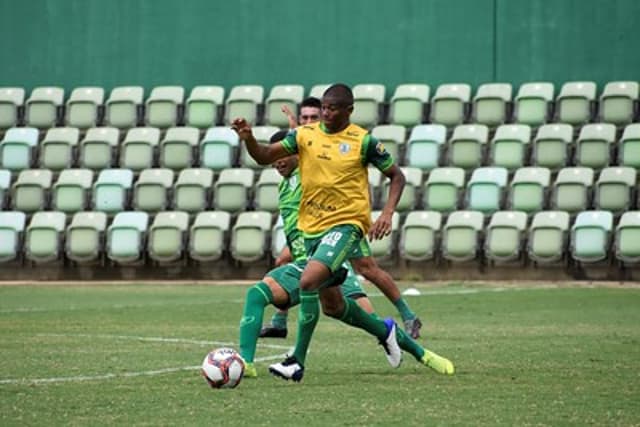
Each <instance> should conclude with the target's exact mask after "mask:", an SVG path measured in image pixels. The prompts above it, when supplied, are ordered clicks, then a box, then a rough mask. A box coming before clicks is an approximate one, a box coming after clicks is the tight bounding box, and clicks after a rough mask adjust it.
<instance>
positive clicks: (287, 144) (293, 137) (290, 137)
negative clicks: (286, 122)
mask: <svg viewBox="0 0 640 427" xmlns="http://www.w3.org/2000/svg"><path fill="white" fill-rule="evenodd" d="M280 143H281V144H282V146H283V147H284V149H285V150H287V152H288V153H290V154H296V153H297V152H298V131H297V130H295V129H291V130H290V131H289V133H288V134H287V136H285V138H284V139H283V140H282V141H280Z"/></svg>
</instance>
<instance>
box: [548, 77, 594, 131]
mask: <svg viewBox="0 0 640 427" xmlns="http://www.w3.org/2000/svg"><path fill="white" fill-rule="evenodd" d="M595 101H596V84H595V82H566V83H564V84H563V85H562V87H561V88H560V93H559V94H558V96H557V98H556V121H557V122H560V123H568V124H570V125H574V126H580V125H583V124H584V123H588V122H590V121H591V118H592V116H593V111H594V105H595Z"/></svg>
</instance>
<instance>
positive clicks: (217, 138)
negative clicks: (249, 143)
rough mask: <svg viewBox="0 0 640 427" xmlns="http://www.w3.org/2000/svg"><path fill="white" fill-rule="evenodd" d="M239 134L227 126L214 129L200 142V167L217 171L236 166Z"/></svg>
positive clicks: (209, 130) (208, 131)
mask: <svg viewBox="0 0 640 427" xmlns="http://www.w3.org/2000/svg"><path fill="white" fill-rule="evenodd" d="M238 146H239V139H238V134H237V133H235V132H234V131H233V130H231V129H230V128H229V127H227V126H217V127H212V128H210V129H208V130H207V133H206V134H205V136H204V138H203V139H202V141H201V142H200V166H201V167H203V168H204V167H206V168H210V169H213V170H216V171H220V170H222V169H227V168H230V167H233V166H235V161H236V152H237V151H238Z"/></svg>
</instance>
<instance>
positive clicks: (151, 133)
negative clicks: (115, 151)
mask: <svg viewBox="0 0 640 427" xmlns="http://www.w3.org/2000/svg"><path fill="white" fill-rule="evenodd" d="M159 143H160V129H158V128H153V127H140V128H133V129H129V131H128V132H127V135H126V136H125V138H124V141H123V142H122V145H121V147H120V167H121V168H126V169H131V170H133V171H135V172H140V171H141V170H143V169H149V168H152V167H153V165H154V163H155V162H154V160H155V156H156V149H157V147H158V144H159Z"/></svg>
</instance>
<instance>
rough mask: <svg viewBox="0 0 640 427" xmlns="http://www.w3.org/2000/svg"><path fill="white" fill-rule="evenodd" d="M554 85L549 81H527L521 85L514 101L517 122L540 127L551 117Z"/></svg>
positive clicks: (514, 114)
mask: <svg viewBox="0 0 640 427" xmlns="http://www.w3.org/2000/svg"><path fill="white" fill-rule="evenodd" d="M553 95H554V86H553V83H549V82H527V83H524V84H522V86H520V89H518V94H517V95H516V99H515V102H514V103H513V119H514V122H516V123H521V124H525V125H529V126H532V127H538V126H541V125H543V124H545V123H546V122H547V121H548V119H549V112H550V111H551V108H550V107H551V103H552V102H553Z"/></svg>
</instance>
